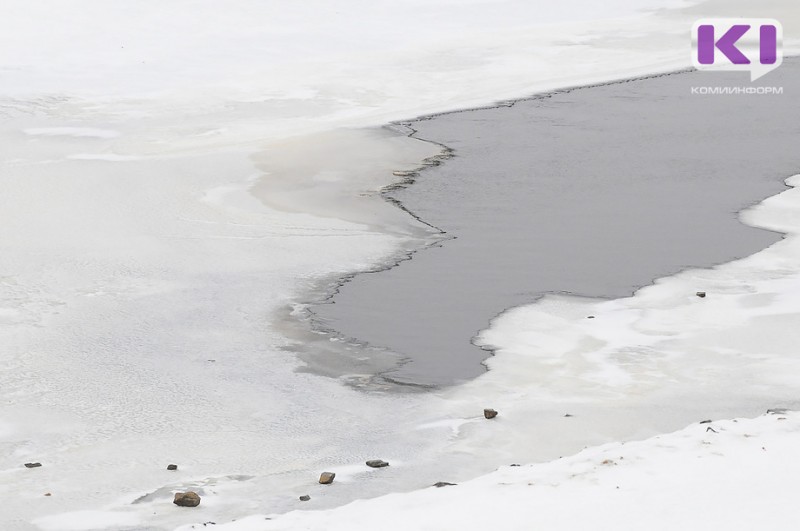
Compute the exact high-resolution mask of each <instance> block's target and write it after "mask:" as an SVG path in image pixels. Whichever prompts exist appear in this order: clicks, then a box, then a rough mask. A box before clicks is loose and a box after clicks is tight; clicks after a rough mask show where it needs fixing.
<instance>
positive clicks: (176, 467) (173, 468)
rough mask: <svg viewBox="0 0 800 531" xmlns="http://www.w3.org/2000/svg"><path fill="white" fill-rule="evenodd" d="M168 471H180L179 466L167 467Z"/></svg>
mask: <svg viewBox="0 0 800 531" xmlns="http://www.w3.org/2000/svg"><path fill="white" fill-rule="evenodd" d="M167 470H178V465H167Z"/></svg>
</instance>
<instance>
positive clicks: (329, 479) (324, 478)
mask: <svg viewBox="0 0 800 531" xmlns="http://www.w3.org/2000/svg"><path fill="white" fill-rule="evenodd" d="M335 477H336V474H334V473H333V472H323V473H322V474H320V476H319V482H320V483H321V484H322V485H330V484H331V483H333V478H335Z"/></svg>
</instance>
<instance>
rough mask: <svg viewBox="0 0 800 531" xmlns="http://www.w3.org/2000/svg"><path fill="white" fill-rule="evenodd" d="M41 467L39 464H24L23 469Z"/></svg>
mask: <svg viewBox="0 0 800 531" xmlns="http://www.w3.org/2000/svg"><path fill="white" fill-rule="evenodd" d="M40 466H42V464H41V463H25V468H39V467H40Z"/></svg>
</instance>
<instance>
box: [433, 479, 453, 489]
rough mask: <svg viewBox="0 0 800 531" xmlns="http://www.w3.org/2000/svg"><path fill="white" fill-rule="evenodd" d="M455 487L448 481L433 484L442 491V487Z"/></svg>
mask: <svg viewBox="0 0 800 531" xmlns="http://www.w3.org/2000/svg"><path fill="white" fill-rule="evenodd" d="M454 485H455V483H448V482H446V481H439V482H437V483H434V484H433V486H434V487H436V488H437V489H440V488H442V487H451V486H454Z"/></svg>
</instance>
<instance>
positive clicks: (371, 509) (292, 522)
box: [179, 412, 800, 531]
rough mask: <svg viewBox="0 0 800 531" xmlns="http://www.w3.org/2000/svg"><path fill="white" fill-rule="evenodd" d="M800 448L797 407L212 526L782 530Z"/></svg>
mask: <svg viewBox="0 0 800 531" xmlns="http://www.w3.org/2000/svg"><path fill="white" fill-rule="evenodd" d="M798 457H800V413H797V412H788V413H783V414H767V415H763V416H761V417H757V418H754V419H734V420H724V421H715V422H711V423H704V424H700V423H697V424H693V425H691V426H689V427H687V428H685V429H683V430H681V431H678V432H675V433H670V434H667V435H661V436H656V437H653V438H650V439H647V440H644V441H637V442H629V443H611V444H606V445H603V446H598V447H593V448H590V449H587V450H584V451H582V452H580V453H578V454H576V455H573V456H569V457H565V458H563V459H559V460H557V461H553V462H549V463H544V464H538V465H523V466H503V467H501V468H499V469H498V470H497V471H495V472H492V473H490V474H487V475H485V476H482V477H480V478H476V479H474V480H470V481H467V482H465V483H462V484H459V485H456V486H450V487H442V488H435V487H431V488H427V489H423V490H420V491H416V492H413V493H410V494H391V495H387V496H383V497H380V498H375V499H372V500H364V501H356V502H353V503H351V504H348V505H346V506H343V507H339V508H337V509H333V510H328V511H295V512H292V513H288V514H285V515H281V516H274V515H273V516H261V515H256V516H250V517H248V518H244V519H242V520H238V521H236V522H232V523H228V524H223V525H217V526H215V527H214V529H219V530H221V531H277V530H289V529H291V530H297V529H303V530H307V531H312V530H317V529H319V530H322V529H325V530H327V531H336V530H342V531H345V530H347V531H349V530H352V529H374V528H376V527H380V528H381V529H386V530H388V531H391V530H395V529H396V530H407V529H414V530H419V531H424V530H430V531H436V530H441V529H459V530H465V531H469V530H476V531H478V530H484V529H503V530H508V531H513V530H520V531H521V530H527V529H565V530H566V529H615V530H621V531H625V530H631V531H638V530H640V529H643V528H645V529H652V530H665V531H666V530H670V531H671V530H674V529H708V530H726V531H735V530H742V531H749V530H751V529H774V530H776V531H778V530H790V529H796V527H797V515H796V510H795V504H794V487H793V486H794V483H795V481H796V478H797V475H798V474H799V473H800V459H798ZM332 488H333V487H332ZM312 502H313V499H312ZM202 528H203V526H202V525H199V526H198V525H193V526H192V525H190V526H185V527H181V528H179V531H189V530H190V529H202Z"/></svg>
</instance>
